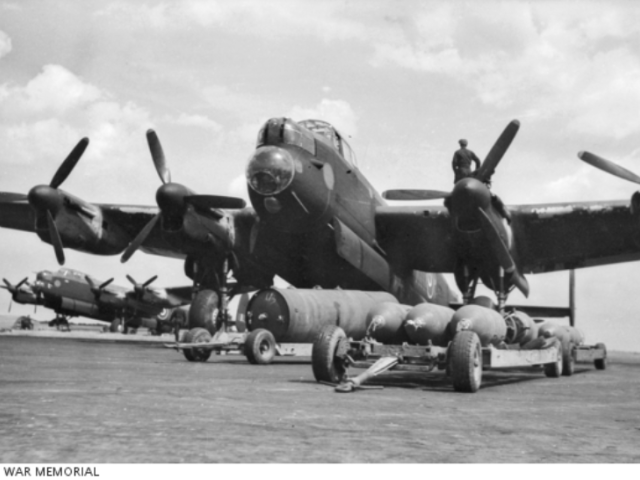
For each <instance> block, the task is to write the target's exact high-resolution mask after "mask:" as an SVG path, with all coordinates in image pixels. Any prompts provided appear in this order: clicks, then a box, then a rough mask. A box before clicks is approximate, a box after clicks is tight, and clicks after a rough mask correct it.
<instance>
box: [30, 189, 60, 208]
mask: <svg viewBox="0 0 640 480" xmlns="http://www.w3.org/2000/svg"><path fill="white" fill-rule="evenodd" d="M28 199H29V204H30V205H31V206H33V207H34V208H35V209H37V210H49V211H50V212H52V213H54V214H55V213H56V212H57V211H58V210H59V209H60V208H61V207H62V198H61V196H60V193H59V192H58V191H57V190H56V189H55V188H51V187H50V186H49V185H37V186H35V187H33V188H32V189H31V190H29V195H28Z"/></svg>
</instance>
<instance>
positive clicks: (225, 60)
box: [0, 0, 640, 351]
mask: <svg viewBox="0 0 640 480" xmlns="http://www.w3.org/2000/svg"><path fill="white" fill-rule="evenodd" d="M638 20H640V4H637V3H636V2H631V1H607V2H604V1H601V2H589V1H580V2H574V1H553V2H545V1H536V2H524V1H508V2H507V1H504V2H493V1H484V0H483V1H479V2H463V1H447V2H445V1H424V0H420V1H410V0H400V1H398V0H394V1H383V0H367V1H366V2H365V1H364V0H361V1H353V0H352V1H344V0H343V1H322V2H318V1H306V0H302V1H300V0H297V1H286V0H281V1H271V0H269V1H265V0H254V1H239V0H221V1H215V0H182V1H178V0H176V1H146V2H143V1H140V2H127V1H121V2H119V1H113V2H110V1H108V0H107V1H105V0H100V1H87V0H77V1H65V0H57V1H56V2H43V1H30V0H21V1H19V2H18V1H0V147H1V150H0V191H10V192H18V193H27V192H28V191H29V189H30V188H31V187H33V186H34V185H36V184H43V183H45V184H46V183H49V181H50V180H51V178H52V176H53V174H54V173H55V171H56V169H57V168H58V166H59V165H60V163H61V162H62V160H63V159H64V158H65V157H66V156H67V154H68V153H69V152H70V151H71V149H72V148H73V147H74V146H75V144H76V143H77V142H78V141H79V140H80V139H81V138H82V137H85V136H86V137H89V138H90V144H89V147H88V149H87V150H86V152H85V154H84V156H83V157H82V159H81V161H80V162H79V164H78V165H77V167H76V168H75V170H74V171H73V172H72V174H71V175H70V176H69V178H68V179H67V180H66V181H65V183H64V184H63V185H62V188H63V189H64V190H65V191H68V192H70V193H73V194H74V195H76V196H79V197H80V198H83V199H84V200H87V201H91V202H105V203H118V204H136V205H154V204H155V191H156V189H157V188H158V186H159V185H160V180H159V178H158V176H157V174H156V172H155V170H154V168H153V164H152V161H151V156H150V154H149V151H148V147H147V144H146V139H145V132H146V130H147V129H149V128H154V129H155V130H156V131H157V133H158V135H159V137H160V140H161V142H162V145H163V147H164V151H165V154H166V156H167V159H168V162H169V166H170V168H171V171H172V177H173V180H174V181H176V182H179V183H182V184H185V185H187V186H188V187H189V188H191V189H192V190H194V191H196V192H198V193H207V194H219V195H235V196H242V197H244V198H248V197H247V192H246V188H247V187H246V183H245V180H244V168H245V165H246V162H247V160H248V158H249V157H250V155H251V154H252V151H253V149H254V147H255V138H256V135H257V132H258V129H259V128H260V126H261V125H262V124H263V123H264V122H265V121H266V120H267V119H269V118H272V117H282V116H286V117H290V118H293V119H294V120H303V119H305V118H319V119H323V120H327V121H329V122H331V123H333V124H334V125H335V126H336V127H337V128H338V130H340V131H341V132H342V133H343V135H344V136H346V137H347V138H348V141H349V143H350V144H351V146H352V148H353V149H354V150H355V152H356V155H357V157H358V163H359V166H360V169H361V171H362V172H363V173H364V174H365V176H367V178H368V179H369V180H370V181H371V183H372V184H373V186H374V187H376V188H377V189H379V190H380V191H383V190H385V189H389V188H430V189H439V190H447V189H450V188H451V187H452V181H453V173H452V171H451V158H452V155H453V152H454V151H455V150H456V149H457V140H458V139H459V138H467V139H468V140H469V147H470V148H471V149H472V150H473V151H475V152H476V154H478V156H479V157H480V158H484V156H485V155H486V154H487V153H488V151H489V149H490V148H491V146H492V145H493V143H494V141H495V140H496V138H497V137H498V135H499V134H500V133H501V132H502V130H503V129H504V127H505V126H506V125H507V123H508V122H509V121H510V120H512V119H519V120H520V122H521V128H520V132H519V133H518V135H517V137H516V139H515V141H514V142H513V144H512V145H511V147H510V149H509V151H508V152H507V154H506V155H505V157H504V158H503V160H502V162H501V163H500V165H499V167H498V169H497V172H496V174H495V175H494V176H493V191H494V192H496V193H498V194H499V195H500V197H501V198H502V199H503V200H504V202H505V203H506V204H507V205H518V204H537V203H550V202H574V201H576V202H577V201H590V200H627V199H630V197H631V195H632V194H633V192H634V191H635V189H634V185H633V184H631V183H627V182H625V181H623V180H620V179H617V178H615V177H611V176H609V175H607V174H605V173H603V172H601V171H598V170H595V169H594V168H592V167H590V166H588V165H586V164H583V163H582V162H580V160H579V159H578V158H577V153H578V151H580V150H589V151H591V152H594V153H597V154H599V155H601V156H604V157H606V158H608V159H610V160H613V161H615V162H617V163H619V164H620V165H622V166H624V167H626V168H628V169H630V170H632V171H635V172H638V173H640V114H639V113H638V112H640V21H638ZM427 204H429V203H427ZM430 204H437V202H436V203H433V202H431V203H430ZM639 228H640V227H639ZM0 247H1V250H0V255H1V257H0V266H1V267H2V268H1V269H0V270H1V271H0V275H1V276H2V277H5V278H7V279H9V280H10V281H12V282H14V283H15V282H18V281H19V280H20V279H22V278H24V277H25V276H27V275H30V276H33V272H36V271H39V270H42V269H56V268H57V263H56V260H55V255H54V253H53V248H52V247H51V246H49V245H47V244H45V243H43V242H41V241H40V240H39V239H38V238H37V237H36V236H35V235H32V234H31V235H30V234H27V233H23V232H17V231H11V230H7V229H2V230H1V231H0ZM65 254H66V257H67V263H66V266H68V267H70V268H75V269H78V270H82V271H85V272H87V273H90V274H92V275H93V276H95V277H97V278H103V279H107V278H110V277H115V279H116V283H118V284H121V285H125V284H126V283H127V281H126V279H125V275H126V274H130V275H132V276H133V277H134V278H136V279H137V280H139V281H144V280H146V279H147V278H149V277H151V276H152V275H156V274H157V275H159V278H158V280H157V281H156V285H158V286H175V285H186V284H189V283H190V281H189V280H188V279H187V278H186V277H185V275H184V273H183V265H182V262H180V261H177V260H173V259H166V258H162V257H157V256H150V255H146V254H143V253H141V252H138V253H136V254H135V255H134V256H133V257H132V259H131V260H130V261H129V262H128V263H127V264H125V265H122V264H121V263H120V261H119V257H97V256H92V255H88V254H83V253H79V252H75V251H73V250H69V249H67V250H65ZM528 279H529V282H530V285H531V295H530V298H529V299H528V300H525V299H524V298H522V296H521V295H520V294H519V293H517V292H514V293H513V294H512V295H511V297H510V300H511V301H512V302H513V303H525V301H526V302H527V303H529V304H532V305H566V304H567V302H568V273H567V272H557V273H551V274H541V275H536V276H533V275H532V276H528ZM450 285H451V286H452V287H454V283H453V282H452V281H451V282H450ZM638 285H640V266H639V265H638V264H637V263H627V264H620V265H612V266H605V267H597V268H590V269H583V270H579V271H578V272H577V307H578V318H577V324H578V327H579V328H581V329H582V331H583V332H584V333H585V335H586V337H587V341H588V342H590V343H596V342H605V343H606V344H607V345H608V347H609V348H610V349H613V350H623V351H640V346H639V345H638V342H637V340H638V339H640V320H638V319H637V318H636V315H637V314H638V312H640V295H638V294H637V293H638ZM454 288H455V287H454ZM8 305H9V295H8V294H6V293H4V294H0V311H6V309H7V308H8ZM31 312H32V307H28V306H19V305H14V306H13V309H12V313H18V314H20V313H31ZM36 316H37V317H39V318H43V319H44V318H51V317H52V316H53V314H52V313H48V312H46V311H45V312H42V311H41V310H39V311H38V314H37V315H36Z"/></svg>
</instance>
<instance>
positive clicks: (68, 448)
mask: <svg viewBox="0 0 640 480" xmlns="http://www.w3.org/2000/svg"><path fill="white" fill-rule="evenodd" d="M136 337H137V338H136ZM116 339H119V341H116ZM0 359H1V361H0V394H1V396H0V399H1V400H0V431H1V432H2V435H0V463H36V462H37V463H48V462H55V463H178V462H187V463H206V462H231V463H254V462H296V463H309V462H395V463H406V462H416V463H439V462H448V463H450V462H454V463H467V462H477V463H506V462H509V463H518V462H536V463H537V462H543V463H573V462H585V463H590V462H596V463H622V462H625V463H637V462H639V461H640V448H639V447H638V446H639V445H640V401H639V400H638V399H639V398H640V355H637V354H625V353H620V354H615V353H614V354H610V362H609V365H608V368H607V370H605V371H597V370H595V369H594V368H593V365H579V366H578V368H577V373H576V374H575V375H574V376H573V377H562V378H560V379H550V378H546V377H545V376H544V375H543V373H542V372H541V371H535V372H532V371H531V370H528V371H524V370H522V371H518V372H513V371H512V372H501V373H497V372H485V375H484V379H483V381H484V383H483V388H482V389H481V390H480V391H479V392H478V393H476V394H462V393H455V392H454V391H453V389H452V387H451V383H450V381H449V380H447V379H446V378H445V377H444V376H443V375H442V374H432V375H429V376H426V377H425V376H424V375H416V374H406V373H404V374H393V373H390V374H386V375H383V376H381V377H379V380H378V381H377V382H376V384H377V385H383V386H384V389H381V390H366V391H359V392H355V393H351V394H338V393H335V392H334V391H333V389H332V388H331V387H329V386H325V385H320V384H317V383H316V382H315V381H314V379H313V375H312V373H311V367H310V365H309V359H308V358H284V359H278V360H277V361H276V362H275V363H274V364H272V365H267V366H253V365H249V364H248V363H247V361H246V360H245V359H244V357H242V356H239V355H227V356H215V357H212V359H211V360H209V361H208V362H207V363H201V364H197V363H196V364H194V363H189V362H187V361H185V360H184V358H183V357H182V355H180V354H178V353H177V352H175V351H171V350H168V349H166V348H164V347H162V346H161V344H160V343H159V342H158V339H157V338H156V339H155V341H149V339H148V338H147V339H145V340H144V341H140V336H139V335H135V336H129V337H124V336H117V334H99V333H95V332H94V333H91V334H89V333H85V334H82V335H80V334H77V333H76V334H75V336H73V332H72V334H71V335H70V334H62V333H59V332H30V333H24V334H23V333H16V332H8V333H2V334H0ZM354 372H357V371H356V370H354Z"/></svg>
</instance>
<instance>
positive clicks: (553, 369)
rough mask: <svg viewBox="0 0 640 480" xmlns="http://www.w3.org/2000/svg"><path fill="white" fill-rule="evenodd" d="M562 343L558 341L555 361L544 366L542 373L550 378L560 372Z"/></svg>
mask: <svg viewBox="0 0 640 480" xmlns="http://www.w3.org/2000/svg"><path fill="white" fill-rule="evenodd" d="M562 359H563V354H562V343H560V341H558V356H557V357H556V361H555V362H553V363H547V364H545V366H544V374H545V375H546V376H547V377H550V378H558V377H560V375H561V374H562V363H563V361H562Z"/></svg>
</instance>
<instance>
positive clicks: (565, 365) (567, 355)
mask: <svg viewBox="0 0 640 480" xmlns="http://www.w3.org/2000/svg"><path fill="white" fill-rule="evenodd" d="M573 350H574V349H573V343H571V342H569V343H568V344H567V348H563V349H562V375H564V376H565V377H570V376H571V375H573V372H574V371H575V368H576V357H575V353H574V351H573Z"/></svg>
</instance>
